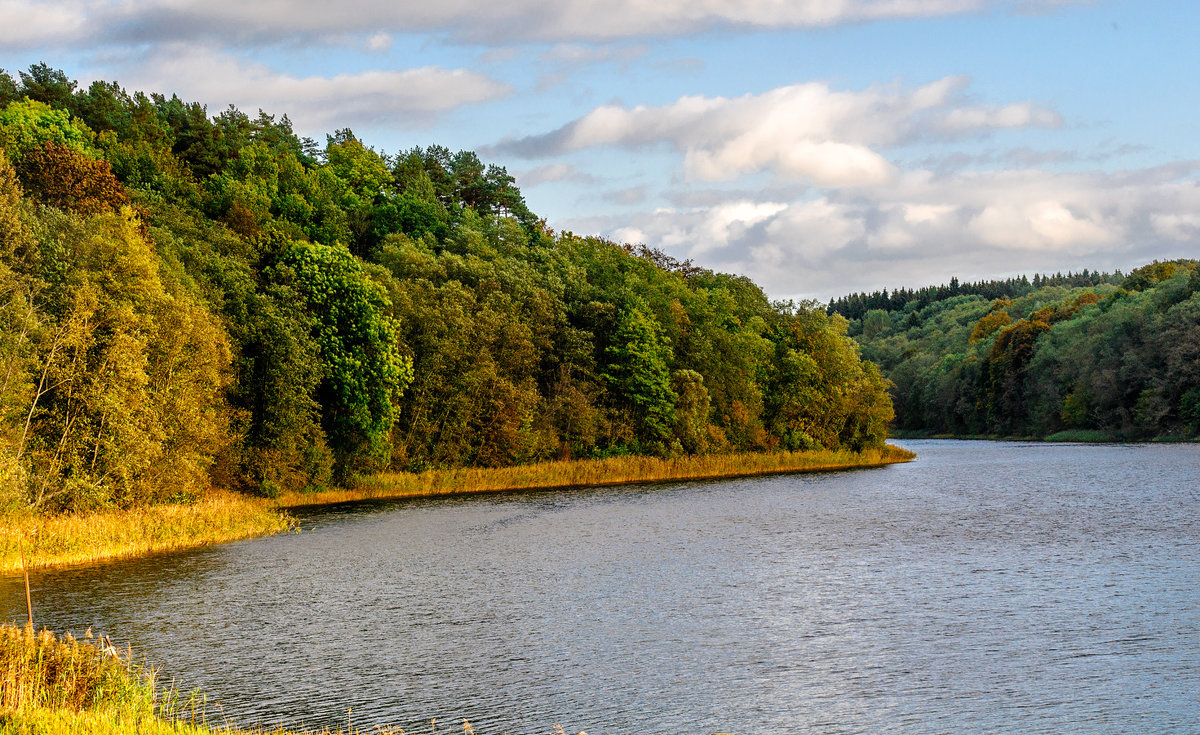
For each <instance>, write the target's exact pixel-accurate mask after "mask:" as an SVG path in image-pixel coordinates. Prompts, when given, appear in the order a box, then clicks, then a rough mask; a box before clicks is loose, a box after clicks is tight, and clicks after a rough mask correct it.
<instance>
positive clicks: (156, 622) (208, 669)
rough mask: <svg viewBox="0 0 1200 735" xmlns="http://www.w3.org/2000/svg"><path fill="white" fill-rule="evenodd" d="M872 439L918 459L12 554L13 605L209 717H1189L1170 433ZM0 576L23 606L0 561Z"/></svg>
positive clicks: (1197, 488)
mask: <svg viewBox="0 0 1200 735" xmlns="http://www.w3.org/2000/svg"><path fill="white" fill-rule="evenodd" d="M902 443H903V444H905V445H906V446H908V447H910V448H912V449H915V450H916V451H917V452H919V453H920V455H921V459H920V461H918V462H915V463H912V464H908V465H902V466H894V467H888V468H883V469H877V470H866V471H858V472H842V473H830V474H821V475H799V476H792V477H776V478H768V479H758V480H739V481H731V482H704V483H684V484H664V485H655V486H644V487H636V488H622V489H605V490H595V491H583V492H579V491H576V492H570V493H567V492H551V493H523V494H512V495H499V496H485V497H476V498H468V499H458V500H446V499H442V500H428V501H416V502H402V503H374V504H359V505H354V506H345V507H341V508H337V509H333V510H329V509H326V510H323V511H321V512H316V513H311V514H306V515H304V516H303V518H302V520H303V530H302V532H300V533H297V534H290V535H285V536H281V537H276V538H270V539H260V540H255V541H248V542H243V543H237V544H230V545H226V546H221V547H215V548H208V549H203V550H199V551H195V552H190V553H184V554H175V555H168V556H161V557H156V558H153V559H149V560H141V561H136V562H129V563H120V564H111V565H107V566H102V567H98V568H91V569H77V570H70V571H62V572H54V573H40V574H37V575H35V576H34V578H33V588H34V600H35V606H36V607H35V611H34V612H35V615H36V616H37V618H38V623H39V625H46V626H50V627H52V628H55V629H58V630H63V629H70V630H73V631H75V632H77V633H79V632H82V631H83V630H84V629H85V628H87V627H88V626H91V627H92V628H93V629H95V630H96V631H103V632H107V633H109V634H110V635H111V636H112V637H113V639H114V640H115V641H117V642H118V643H120V644H121V645H124V644H125V643H130V644H132V646H133V647H134V649H135V652H136V653H138V654H140V655H144V656H145V657H146V658H148V659H149V660H150V661H152V662H154V663H157V664H160V665H162V666H163V667H164V668H163V676H165V677H166V678H168V679H170V678H172V677H173V678H174V679H175V680H176V681H177V682H178V683H179V684H180V685H181V686H182V687H184V688H186V689H190V688H195V687H198V688H201V689H202V690H204V691H205V692H206V693H207V694H208V696H209V699H210V702H211V701H213V700H215V701H216V702H217V703H219V704H218V705H210V720H215V721H216V722H218V723H219V722H222V721H226V720H227V721H229V722H235V723H241V724H247V723H261V724H265V725H275V724H279V723H281V722H282V723H284V724H287V725H290V726H302V725H303V726H309V727H314V726H325V725H335V726H336V725H338V724H344V723H345V722H346V718H347V712H346V708H347V707H352V708H353V711H352V712H351V713H350V716H351V718H352V721H353V723H354V725H356V726H359V727H364V728H365V727H368V726H371V725H376V724H394V725H400V726H402V727H404V728H405V729H416V728H418V727H420V728H422V729H424V731H425V732H428V728H429V723H428V720H429V718H432V717H436V718H438V729H439V731H441V732H446V733H454V732H458V731H460V729H461V719H460V718H463V717H466V718H468V719H470V720H471V722H472V724H473V725H474V726H475V728H476V731H477V732H480V733H481V734H482V735H493V734H495V735H500V734H502V733H510V734H512V735H516V734H517V733H550V731H551V728H552V725H553V724H554V723H561V724H562V725H563V726H564V727H565V728H566V729H567V730H568V731H569V732H571V733H575V732H578V731H579V730H583V729H586V730H587V731H588V733H590V734H591V735H606V734H608V733H629V734H631V735H632V734H634V733H637V734H638V735H642V734H644V733H672V734H682V733H698V734H707V733H713V732H734V733H739V734H741V735H757V734H766V733H994V732H1021V733H1076V732H1079V733H1110V732H1113V733H1116V732H1120V733H1126V732H1127V733H1197V732H1200V447H1198V446H1072V445H1043V444H1002V443H991V442H969V443H968V442H948V441H909V442H902ZM0 600H2V601H3V603H4V605H5V608H4V610H3V612H4V613H5V614H6V615H7V617H8V619H10V620H18V619H20V618H21V617H22V616H23V614H24V613H23V611H24V600H23V595H22V594H21V591H20V589H19V587H18V583H17V581H16V580H12V579H5V580H0ZM422 723H423V724H422ZM456 723H457V724H456Z"/></svg>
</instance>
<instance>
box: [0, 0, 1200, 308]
mask: <svg viewBox="0 0 1200 735" xmlns="http://www.w3.org/2000/svg"><path fill="white" fill-rule="evenodd" d="M1197 29H1200V4H1198V3H1195V2H1193V1H1184V0H1163V1H1161V2H1159V1H1155V0H1141V1H1140V2H1132V1H1116V0H1110V1H1105V0H1095V1H1094V2H1088V1H1087V0H792V1H790V2H789V1H788V0H690V1H689V0H654V1H653V2H647V1H646V0H617V1H614V0H608V1H606V2H599V1H598V0H587V1H583V0H557V1H552V0H508V1H507V2H504V3H491V4H485V3H476V2H467V1H466V0H443V1H442V2H436V3H430V2H414V1H413V0H391V1H386V0H342V2H338V3H332V2H328V0H324V1H322V2H315V1H305V2H280V1H278V0H259V1H258V2H248V1H247V0H204V1H203V2H202V1H200V0H39V1H37V2H32V1H31V0H0V67H2V68H5V69H7V70H8V71H9V72H10V73H15V72H16V71H18V70H20V69H24V68H27V67H28V66H29V65H30V64H32V63H36V62H39V61H45V62H46V63H48V64H50V65H51V66H55V67H58V68H61V69H63V70H64V71H66V72H67V73H68V74H69V75H71V76H73V77H75V78H77V79H79V80H80V81H81V82H82V83H84V84H86V83H88V82H90V81H92V80H94V79H105V80H117V81H119V82H120V83H121V84H122V85H123V86H125V87H126V88H127V89H129V90H131V91H132V90H144V91H163V92H167V93H177V94H178V95H179V96H180V97H182V98H184V99H185V100H197V101H200V102H203V103H205V104H207V105H208V109H209V111H210V113H211V114H216V113H217V112H219V111H220V110H222V109H224V108H225V106H226V105H228V104H230V103H233V104H236V105H237V106H239V107H240V108H242V109H243V110H245V111H247V112H250V113H253V112H255V111H256V110H257V109H258V108H260V107H261V108H263V109H265V110H266V111H267V112H270V113H273V114H277V115H278V114H283V113H287V114H288V115H289V116H290V118H291V119H292V121H293V122H294V124H295V125H296V127H297V130H298V131H299V132H301V133H302V134H307V135H312V136H313V137H315V138H317V139H318V140H323V139H324V138H323V136H324V134H325V133H327V132H332V131H333V130H334V129H336V128H341V127H350V128H352V129H353V130H354V131H355V133H356V134H358V136H359V137H360V138H362V139H363V140H365V141H366V142H367V143H369V144H372V145H374V146H375V147H376V148H377V149H379V150H381V151H383V152H386V153H395V152H397V151H400V150H405V149H407V148H410V147H412V146H413V145H428V144H431V143H438V144H442V145H445V146H447V147H450V148H451V149H459V148H469V149H474V150H477V151H479V152H480V154H481V156H482V157H484V158H485V159H486V160H489V161H491V162H495V163H498V164H500V165H503V166H505V167H506V168H507V169H508V171H509V172H510V173H512V174H514V175H515V176H517V178H518V183H519V184H520V185H521V187H522V191H523V192H524V194H525V197H526V200H527V202H528V203H529V205H530V207H531V209H533V211H535V212H537V213H538V214H539V215H541V216H544V217H546V218H547V219H548V220H549V222H550V224H551V226H553V227H555V228H558V229H566V230H571V231H574V232H576V233H579V234H599V235H604V236H606V237H611V238H614V239H618V240H627V241H640V242H644V243H646V244H648V245H651V246H654V247H659V248H661V249H663V250H666V251H667V252H669V253H670V254H672V255H674V256H676V257H678V258H689V257H690V258H693V259H694V260H695V261H696V262H697V263H698V264H700V265H704V266H706V267H710V268H713V269H715V270H722V271H729V272H735V273H741V274H745V275H747V276H750V277H751V278H753V279H754V280H755V281H756V282H758V283H759V284H761V285H762V286H763V287H764V288H765V290H766V291H767V292H768V294H770V295H771V296H773V297H776V298H817V299H820V300H825V299H828V298H830V297H833V296H839V295H842V294H845V293H847V292H851V291H859V290H874V289H878V288H883V287H887V288H895V287H897V286H921V285H925V284H931V283H940V282H945V281H948V280H949V279H950V277H951V276H957V277H958V278H959V279H960V280H975V279H979V278H994V277H1007V276H1011V275H1017V274H1022V273H1026V274H1028V273H1033V272H1037V271H1042V272H1046V271H1051V272H1052V271H1059V270H1063V271H1065V270H1082V269H1083V268H1091V269H1103V270H1112V269H1115V268H1121V269H1124V270H1129V269H1130V268H1133V267H1136V266H1138V265H1141V264H1144V263H1146V262H1149V261H1150V260H1153V259H1165V258H1174V257H1200V184H1198V181H1197V171H1198V169H1200V123H1198V122H1197V121H1198V120H1200V84H1198V83H1197V81H1196V73H1197V71H1200V44H1197V43H1196V42H1195V33H1196V31H1197Z"/></svg>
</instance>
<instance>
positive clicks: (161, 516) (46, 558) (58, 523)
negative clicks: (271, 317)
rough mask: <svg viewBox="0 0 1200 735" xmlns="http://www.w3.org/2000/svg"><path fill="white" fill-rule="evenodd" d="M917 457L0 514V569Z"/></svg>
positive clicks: (558, 467)
mask: <svg viewBox="0 0 1200 735" xmlns="http://www.w3.org/2000/svg"><path fill="white" fill-rule="evenodd" d="M915 456H916V455H915V454H913V453H912V452H909V451H908V450H905V449H901V448H899V447H895V446H891V445H885V446H884V447H883V448H881V449H869V450H865V451H863V452H848V451H828V450H821V451H812V452H772V453H758V454H750V453H748V454H719V455H703V456H688V457H680V458H677V459H660V458H657V457H645V456H630V457H610V458H607V459H599V460H581V461H573V462H542V463H538V464H531V465H520V466H516V467H501V468H494V469H488V468H459V469H452V470H432V471H428V472H422V473H384V474H380V475H374V476H371V477H365V478H360V479H359V480H358V481H357V482H355V483H354V485H353V486H352V487H349V488H335V489H331V490H325V491H322V492H317V493H288V494H285V495H282V496H280V497H279V498H275V499H273V500H266V499H261V498H249V497H246V496H243V495H239V494H236V493H231V492H220V491H215V492H212V493H209V494H207V495H205V496H204V497H202V498H201V499H200V500H199V501H198V502H196V503H194V504H191V505H160V506H151V507H147V508H140V509H135V510H128V511H121V510H106V511H98V512H95V513H89V514H82V515H60V516H42V515H36V514H33V513H26V514H18V515H10V516H0V574H13V573H19V572H20V570H21V568H22V552H23V555H24V566H25V567H26V568H30V569H36V568H44V567H58V566H66V565H71V564H87V563H95V562H100V561H106V560H112V559H119V558H124V557H132V556H144V555H147V554H153V553H159V552H164V551H173V550H180V549H186V548H192V547H196V546H205V545H209V544H217V543H225V542H229V541H236V540H239V539H244V538H251V537H254V536H265V535H270V534H274V533H280V532H282V531H286V530H287V529H288V528H290V527H291V520H290V518H289V517H288V515H287V510H288V509H289V508H296V507H301V506H313V505H329V504H333V503H344V502H350V501H355V500H371V499H391V498H414V497H429V496H440V495H457V494H473V493H489V492H502V491H512V490H538V489H557V488H575V487H602V486H611V485H625V484H631V483H639V482H670V481H675V480H707V479H723V478H737V477H752V476H757V475H769V474H786V473H793V472H824V471H831V470H847V469H864V468H869V467H879V466H883V465H888V464H894V463H897V462H908V461H910V460H912V459H914V458H915Z"/></svg>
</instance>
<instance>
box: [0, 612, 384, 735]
mask: <svg viewBox="0 0 1200 735" xmlns="http://www.w3.org/2000/svg"><path fill="white" fill-rule="evenodd" d="M131 658H132V655H131V653H130V652H128V651H127V652H126V653H125V654H121V653H120V652H118V651H116V650H114V649H113V648H112V647H111V644H108V643H102V642H100V641H95V640H78V639H76V638H74V637H72V636H71V635H70V634H66V635H64V636H62V637H58V636H55V635H54V634H53V633H51V632H50V631H47V630H43V631H41V632H40V633H35V632H34V630H33V627H32V626H28V625H27V626H25V627H24V628H18V627H15V626H11V625H0V734H3V735H8V734H9V733H13V734H14V735H15V734H16V733H21V734H22V735H24V734H31V733H38V735H128V733H139V734H141V735H159V733H162V734H163V735H166V734H167V733H170V734H171V735H217V734H218V733H221V734H224V735H304V734H302V733H292V732H290V731H287V730H283V729H271V730H252V731H251V730H234V729H231V728H228V727H219V728H213V727H210V726H209V725H208V724H207V723H205V721H204V713H203V710H198V709H196V708H194V707H189V706H188V702H187V701H184V700H181V699H180V697H179V695H178V692H177V691H175V690H173V689H166V690H161V691H160V690H158V689H157V688H156V684H155V678H154V672H153V670H152V669H148V668H143V667H139V666H136V665H134V664H133V662H132V661H131ZM323 732H324V733H328V735H339V734H341V735H368V733H372V734H375V735H389V734H392V733H402V731H401V730H399V729H393V728H374V729H371V730H362V731H360V730H357V729H355V728H351V727H349V725H348V726H347V729H345V730H337V731H328V730H326V731H323Z"/></svg>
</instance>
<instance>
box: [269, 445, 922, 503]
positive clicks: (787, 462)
mask: <svg viewBox="0 0 1200 735" xmlns="http://www.w3.org/2000/svg"><path fill="white" fill-rule="evenodd" d="M915 457H916V455H915V454H914V453H912V452H910V451H908V450H907V449H901V448H900V447H896V446H892V445H885V446H884V447H882V448H880V449H868V450H865V451H862V452H850V451H832V450H821V451H808V452H770V453H766V452H764V453H743V454H709V455H698V456H684V457H679V458H677V459H662V458H659V457H648V456H627V457H609V458H606V459H593V460H575V461H568V462H540V463H537V464H528V465H518V466H515V467H498V468H481V467H465V468H458V469H449V470H430V471H427V472H421V473H408V472H389V473H382V474H378V475H372V476H369V477H363V478H359V479H358V481H357V482H355V484H354V485H353V486H352V487H349V488H341V489H332V490H325V491H322V492H319V493H289V494H286V495H284V496H281V497H280V498H279V499H278V503H279V505H280V507H285V508H288V507H296V506H302V505H320V504H328V503H339V502H347V501H352V500H367V499H382V498H407V497H423V496H434V495H454V494H465V493H486V492H498V491H502V490H535V489H549V488H571V487H597V486H604V485H625V484H630V483H639V482H658V481H671V480H706V479H715V478H735V477H750V476H755V475H769V474H785V473H793V472H822V471H829V470H842V469H853V468H865V467H878V466H882V465H887V464H894V463H897V462H908V461H911V460H912V459H914V458H915Z"/></svg>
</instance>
